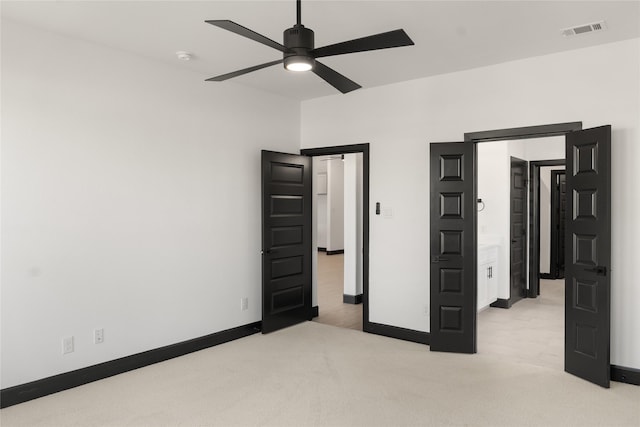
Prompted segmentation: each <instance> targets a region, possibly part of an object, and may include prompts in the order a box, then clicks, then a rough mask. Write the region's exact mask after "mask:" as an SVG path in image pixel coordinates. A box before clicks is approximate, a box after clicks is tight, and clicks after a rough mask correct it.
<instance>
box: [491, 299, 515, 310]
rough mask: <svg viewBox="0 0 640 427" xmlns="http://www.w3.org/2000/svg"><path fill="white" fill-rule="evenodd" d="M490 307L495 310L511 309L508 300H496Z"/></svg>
mask: <svg viewBox="0 0 640 427" xmlns="http://www.w3.org/2000/svg"><path fill="white" fill-rule="evenodd" d="M490 306H491V307H496V308H511V301H509V300H508V299H503V298H498V299H497V300H496V301H495V302H492V303H491V305H490Z"/></svg>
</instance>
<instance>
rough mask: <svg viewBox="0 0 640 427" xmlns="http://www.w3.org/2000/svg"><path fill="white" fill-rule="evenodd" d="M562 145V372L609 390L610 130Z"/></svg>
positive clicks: (575, 136)
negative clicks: (563, 170) (563, 238)
mask: <svg viewBox="0 0 640 427" xmlns="http://www.w3.org/2000/svg"><path fill="white" fill-rule="evenodd" d="M566 146H567V151H566V159H567V169H566V192H567V197H566V200H567V210H566V229H565V233H566V236H565V239H566V240H565V246H566V252H565V370H566V371H567V372H569V373H572V374H574V375H577V376H579V377H581V378H584V379H586V380H588V381H591V382H594V383H596V384H599V385H601V386H603V387H609V380H610V366H609V363H610V362H609V341H610V299H611V297H610V295H611V283H610V276H609V275H610V265H611V198H610V190H611V126H602V127H599V128H594V129H586V130H583V131H576V132H571V133H568V134H567V145H566Z"/></svg>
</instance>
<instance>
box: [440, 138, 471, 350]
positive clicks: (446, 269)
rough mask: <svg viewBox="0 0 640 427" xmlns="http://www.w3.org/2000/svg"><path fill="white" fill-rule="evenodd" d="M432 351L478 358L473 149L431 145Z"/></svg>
mask: <svg viewBox="0 0 640 427" xmlns="http://www.w3.org/2000/svg"><path fill="white" fill-rule="evenodd" d="M430 150H431V153H430V182H431V202H430V203H431V212H430V217H431V220H430V223H431V228H430V231H431V242H430V252H431V253H430V256H431V258H430V263H431V268H430V280H431V293H430V299H431V302H430V311H431V316H430V317H431V343H430V348H431V350H432V351H451V352H457V353H475V352H476V291H475V289H476V281H477V277H476V237H475V236H476V233H475V222H474V209H475V205H476V204H475V195H474V193H475V187H474V179H475V178H474V169H475V163H476V162H475V153H476V151H475V150H476V145H475V144H466V143H438V144H430Z"/></svg>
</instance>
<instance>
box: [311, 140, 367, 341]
mask: <svg viewBox="0 0 640 427" xmlns="http://www.w3.org/2000/svg"><path fill="white" fill-rule="evenodd" d="M352 153H362V252H363V253H362V330H363V331H365V332H374V331H372V330H371V329H372V324H371V323H370V322H369V144H352V145H337V146H331V147H320V148H305V149H302V150H300V155H302V156H309V157H317V156H330V155H336V154H352ZM311 179H312V181H313V177H312V178H311ZM313 209H315V207H313ZM318 309H319V308H318V306H314V307H313V316H314V317H317V316H318Z"/></svg>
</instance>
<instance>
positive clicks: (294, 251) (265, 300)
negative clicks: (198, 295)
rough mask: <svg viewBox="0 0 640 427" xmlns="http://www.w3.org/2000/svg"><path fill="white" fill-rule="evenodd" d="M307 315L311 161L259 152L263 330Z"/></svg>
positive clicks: (307, 158)
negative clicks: (260, 153)
mask: <svg viewBox="0 0 640 427" xmlns="http://www.w3.org/2000/svg"><path fill="white" fill-rule="evenodd" d="M311 317H312V308H311V159H310V158H309V157H305V156H297V155H293V154H285V153H276V152H272V151H262V333H268V332H272V331H276V330H278V329H282V328H285V327H287V326H291V325H294V324H296V323H300V322H303V321H306V320H311Z"/></svg>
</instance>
